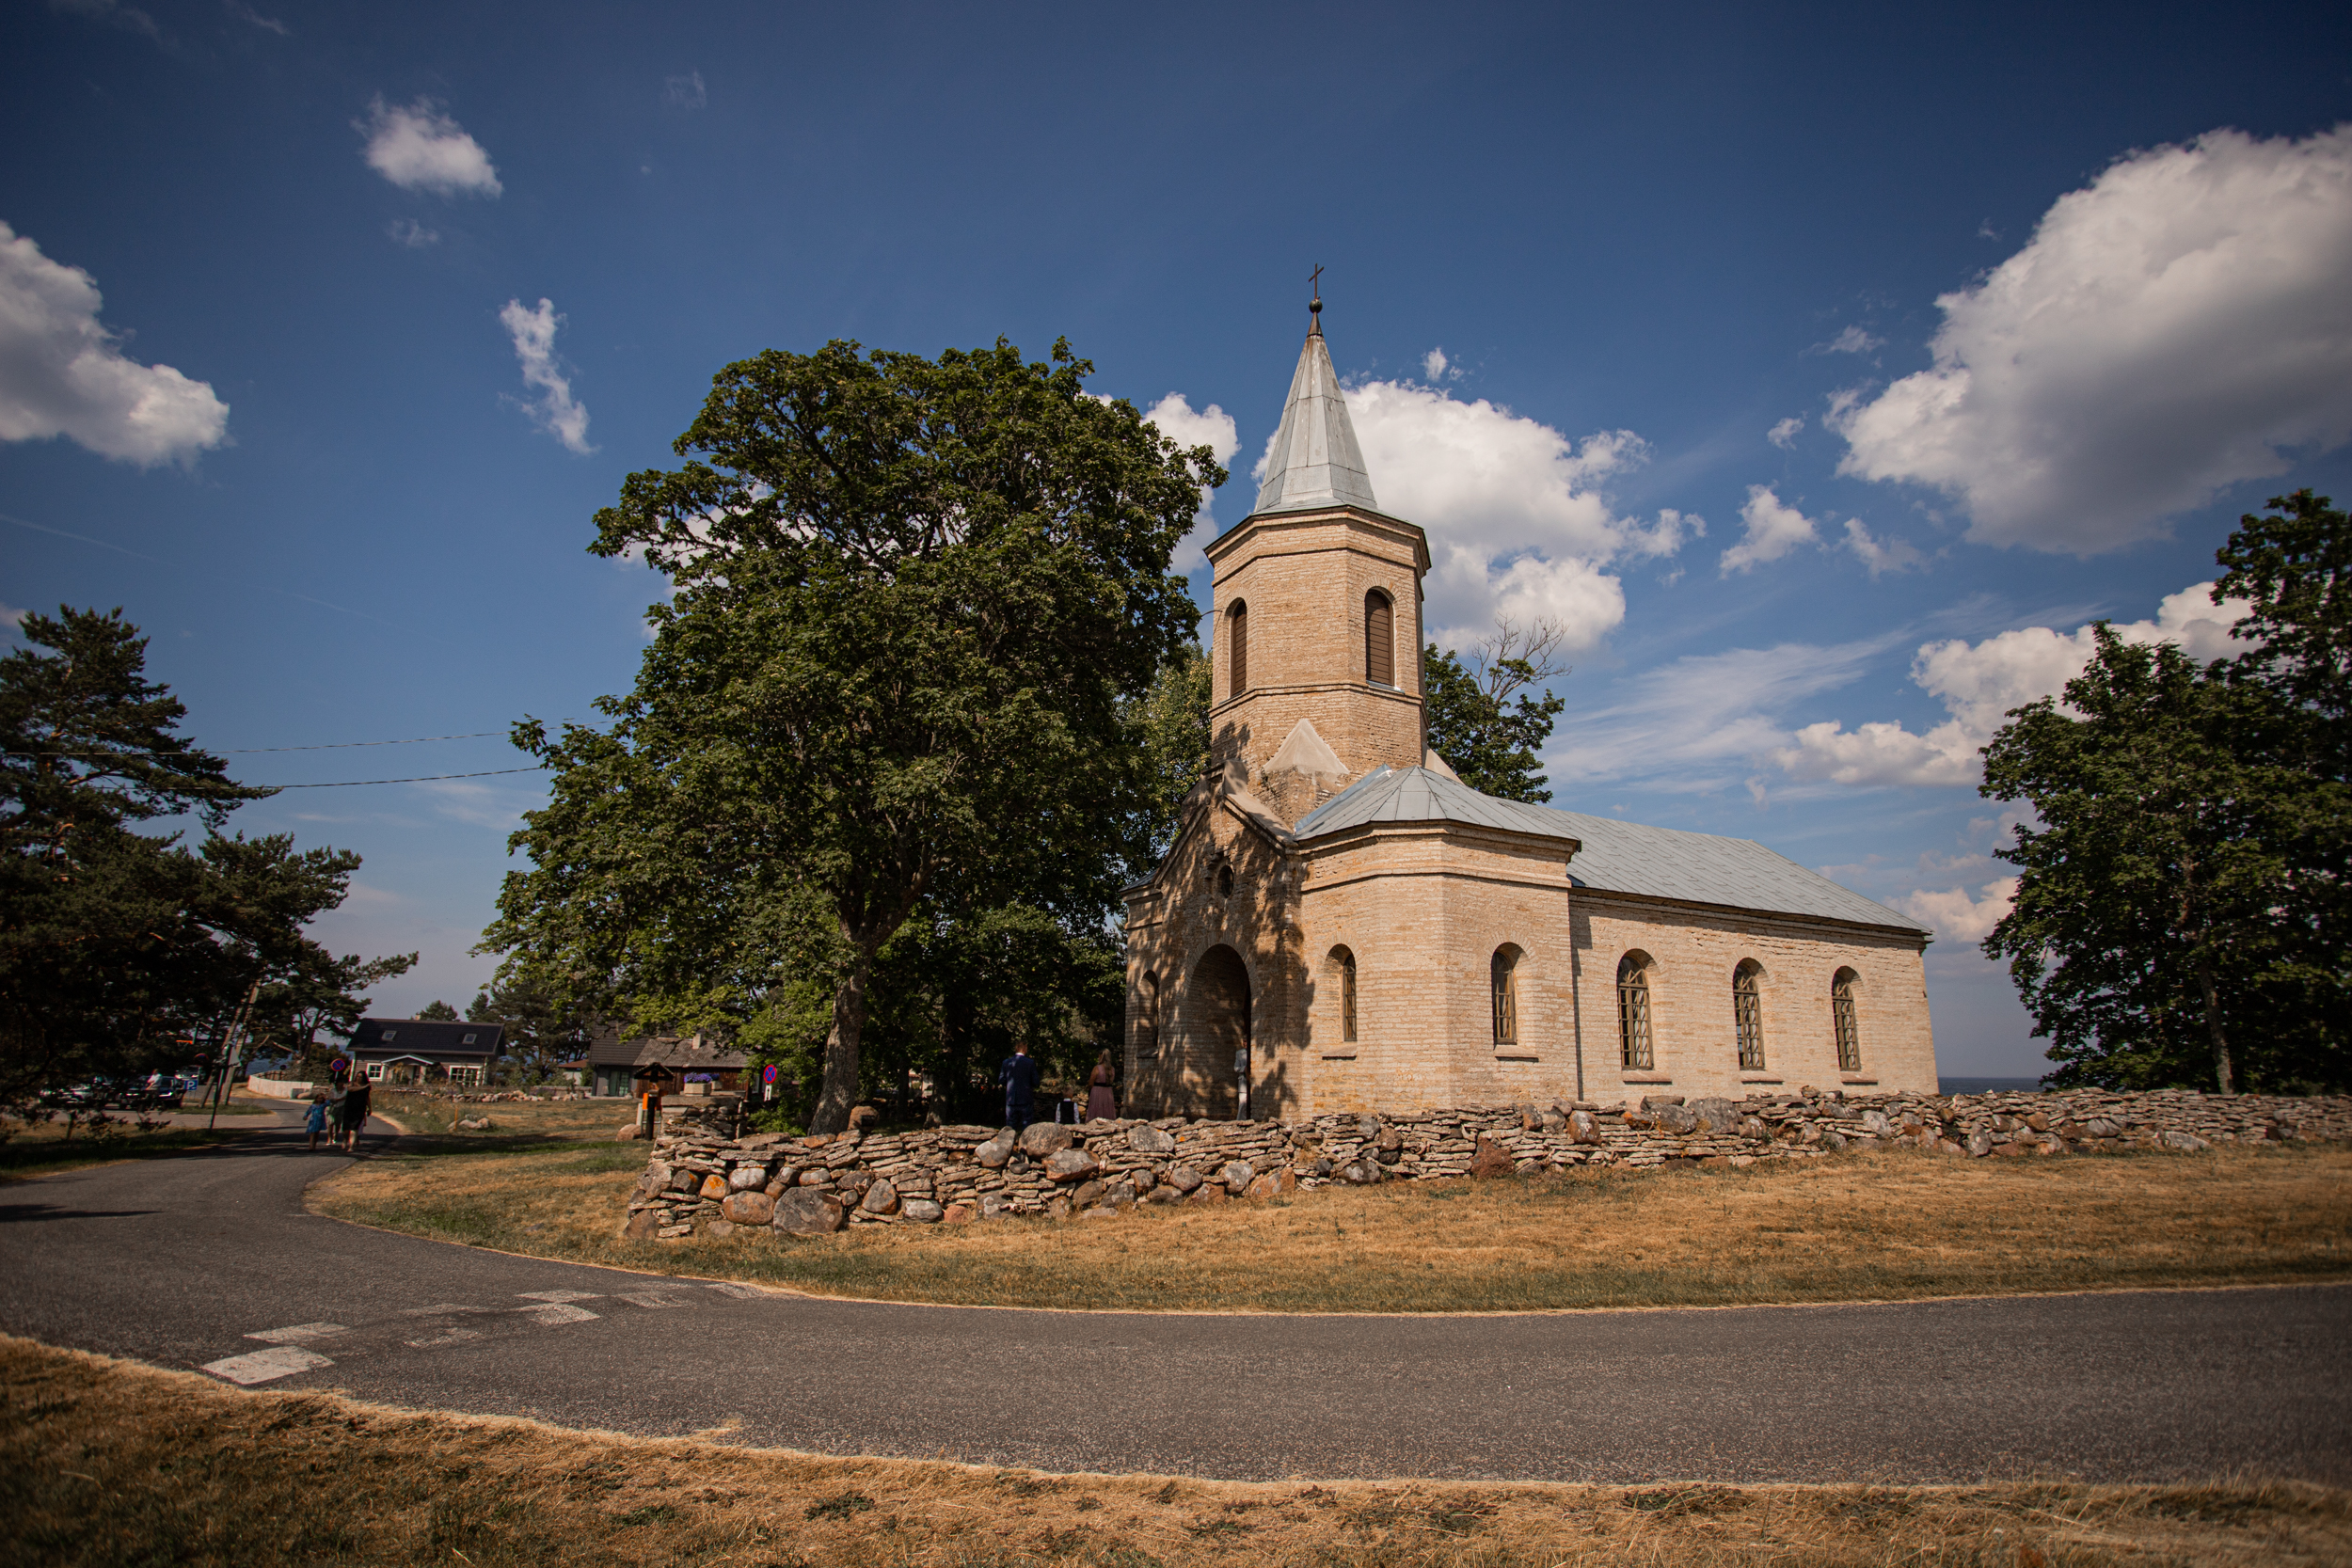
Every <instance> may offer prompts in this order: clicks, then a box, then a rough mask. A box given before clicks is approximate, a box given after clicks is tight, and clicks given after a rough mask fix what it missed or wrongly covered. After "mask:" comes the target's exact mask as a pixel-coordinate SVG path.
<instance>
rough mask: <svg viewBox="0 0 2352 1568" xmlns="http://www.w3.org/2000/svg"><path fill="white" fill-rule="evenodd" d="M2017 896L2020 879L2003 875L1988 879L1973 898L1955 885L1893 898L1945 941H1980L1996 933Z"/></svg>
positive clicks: (1907, 912)
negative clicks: (1940, 889)
mask: <svg viewBox="0 0 2352 1568" xmlns="http://www.w3.org/2000/svg"><path fill="white" fill-rule="evenodd" d="M2016 898H2017V879H2016V878H2014V877H2003V878H2000V879H1997V880H1994V881H1990V882H1987V883H1985V884H1984V886H1982V887H1981V888H1979V889H1978V890H1977V896H1976V897H1973V898H1972V897H1970V896H1969V895H1968V890H1967V889H1965V888H1957V887H1956V888H1952V889H1950V890H1948V891H1947V892H1941V893H1933V892H1927V891H1924V890H1923V891H1921V892H1918V893H1915V894H1912V895H1910V896H1908V897H1905V898H1898V899H1895V900H1894V901H1893V902H1894V907H1895V908H1896V909H1899V910H1900V911H1902V912H1903V913H1905V914H1907V915H1909V916H1911V918H1912V919H1914V920H1915V921H1917V922H1919V924H1921V925H1922V926H1926V927H1931V929H1933V931H1934V932H1935V934H1936V935H1937V936H1938V937H1940V938H1942V939H1943V940H1944V941H1946V942H1982V941H1983V940H1984V939H1985V938H1986V937H1988V936H1991V935H1992V934H1993V927H1994V926H1996V925H1998V924H2000V921H2001V918H2002V916H2004V915H2006V914H2008V913H2009V911H2010V905H2011V904H2013V903H2014V902H2015V901H2016Z"/></svg>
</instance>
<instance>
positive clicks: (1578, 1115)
mask: <svg viewBox="0 0 2352 1568" xmlns="http://www.w3.org/2000/svg"><path fill="white" fill-rule="evenodd" d="M2317 1140H2328V1141H2339V1142H2341V1141H2352V1097H2344V1096H2334V1097H2327V1098H2314V1099H2297V1098H2290V1097H2284V1096H2261V1095H2237V1096H2210V1095H2201V1094H2195V1093H2188V1092H2184V1091H2163V1092H2157V1093H2142V1094H2122V1093H2115V1092H2110V1091H2106V1090H2077V1091H2069V1092H2062V1093H2049V1094H1994V1095H1955V1096H1952V1097H1950V1098H1948V1099H1947V1098H1942V1097H1939V1096H1935V1095H1931V1094H1891V1095H1872V1096H1869V1097H1867V1098H1847V1097H1844V1096H1841V1095H1840V1094H1838V1093H1837V1092H1836V1091H1829V1092H1827V1093H1810V1094H1803V1095H1778V1096H1773V1097H1771V1098H1759V1099H1751V1100H1745V1101H1731V1100H1727V1099H1721V1098H1705V1099H1696V1100H1692V1099H1686V1098H1685V1097H1682V1096H1648V1097H1645V1099H1644V1101H1642V1102H1641V1103H1638V1104H1633V1103H1626V1102H1622V1101H1621V1102H1618V1103H1616V1104H1613V1105H1609V1106H1602V1105H1599V1104H1597V1103H1595V1102H1592V1101H1580V1102H1576V1103H1573V1104H1566V1103H1559V1102H1554V1103H1551V1104H1549V1105H1544V1106H1542V1107H1540V1108H1539V1107H1538V1106H1537V1105H1535V1104H1532V1103H1525V1104H1518V1105H1508V1106H1484V1107H1473V1108H1467V1109H1463V1108H1454V1109H1444V1110H1429V1111H1421V1112H1414V1113H1411V1114H1406V1115H1398V1116H1387V1117H1382V1116H1375V1115H1370V1114H1366V1115H1362V1116H1348V1115H1327V1116H1319V1117H1309V1118H1301V1119H1298V1120H1294V1121H1288V1122H1230V1121H1186V1120H1184V1119H1183V1118H1181V1117H1167V1118H1162V1119H1158V1120H1152V1121H1144V1120H1121V1121H1091V1122H1088V1123H1086V1124H1084V1125H1083V1126H1079V1127H1064V1126H1056V1125H1053V1124H1051V1123H1046V1124H1041V1125H1039V1126H1036V1127H1032V1128H1030V1129H1028V1130H1027V1132H1024V1133H1022V1134H1020V1135H1019V1136H1018V1137H1016V1136H1015V1135H1014V1133H1013V1132H1012V1130H1011V1129H1010V1128H1003V1129H993V1128H987V1127H941V1128H933V1129H930V1130H928V1131H924V1132H904V1133H891V1134H884V1135H876V1136H862V1135H860V1134H859V1133H857V1132H844V1133H840V1134H838V1135H836V1136H833V1137H825V1136H815V1137H806V1138H790V1137H787V1136H784V1135H783V1134H779V1133H765V1134H759V1135H756V1136H752V1137H745V1138H736V1139H730V1138H728V1137H726V1136H725V1135H724V1134H723V1132H722V1131H721V1130H720V1129H719V1128H717V1127H716V1126H713V1125H709V1124H706V1123H697V1122H692V1121H678V1122H675V1123H673V1124H671V1125H669V1126H668V1127H667V1129H666V1130H665V1132H664V1133H663V1135H662V1136H661V1137H660V1139H659V1140H658V1142H657V1143H656V1145H655V1148H654V1151H653V1158H652V1159H651V1160H650V1161H649V1162H648V1163H647V1164H646V1167H645V1171H644V1176H643V1177H642V1178H641V1179H640V1180H639V1181H638V1184H637V1189H636V1191H635V1193H634V1194H633V1195H632V1196H631V1197H630V1199H629V1203H628V1218H627V1220H626V1221H625V1222H624V1230H623V1233H624V1234H625V1235H627V1236H628V1237H630V1238H634V1239H639V1240H677V1239H682V1238H684V1237H688V1236H692V1235H697V1234H701V1235H713V1236H723V1235H728V1234H732V1233H735V1232H738V1231H749V1232H755V1233H757V1232H761V1231H768V1232H777V1233H784V1234H802V1235H808V1234H830V1233H832V1232H834V1231H836V1230H840V1229H843V1228H846V1227H850V1226H870V1225H930V1224H938V1223H941V1222H943V1221H944V1222H946V1223H950V1224H961V1223H970V1222H972V1221H976V1220H985V1219H993V1218H998V1217H1010V1216H1022V1215H1030V1216H1038V1215H1047V1216H1054V1217H1065V1216H1070V1215H1082V1216H1088V1217H1099V1218H1109V1217H1112V1216H1115V1215H1117V1214H1119V1213H1120V1212H1123V1211H1126V1210H1129V1209H1132V1208H1133V1207H1135V1206H1136V1204H1139V1203H1140V1204H1144V1205H1148V1206H1164V1205H1169V1204H1177V1203H1187V1204H1194V1205H1200V1204H1216V1203H1223V1202H1228V1201H1232V1199H1234V1198H1267V1197H1275V1196H1281V1195H1283V1194H1285V1193H1291V1192H1295V1191H1298V1190H1301V1189H1307V1190H1311V1189H1314V1188H1317V1187H1321V1186H1325V1185H1328V1184H1332V1183H1343V1184H1348V1185H1357V1186H1367V1185H1375V1184H1377V1183H1380V1182H1383V1181H1415V1180H1451V1179H1455V1178H1462V1177H1469V1176H1473V1175H1476V1176H1504V1175H1513V1174H1518V1175H1533V1174H1537V1173H1541V1172H1544V1171H1565V1170H1569V1169H1574V1168H1577V1167H1581V1166H1596V1167H1604V1168H1618V1169H1626V1170H1645V1169H1656V1168H1661V1167H1665V1166H1672V1165H1685V1164H1694V1163H1699V1164H1724V1165H1730V1166H1741V1165H1752V1164H1756V1162H1757V1161H1760V1160H1806V1159H1816V1158H1820V1156H1822V1155H1824V1154H1830V1153H1835V1152H1837V1151H1839V1150H1842V1149H1849V1148H1911V1149H1916V1150H1919V1151H1921V1152H1923V1153H1929V1154H1932V1155H1936V1156H1940V1157H1946V1158H1951V1159H1954V1160H1960V1159H1966V1158H1971V1157H1973V1158H1979V1159H1983V1158H2049V1157H2053V1156H2063V1155H2080V1154H2096V1153H2115V1152H2123V1151H2129V1150H2172V1151H2178V1152H2182V1153H2194V1152H2197V1151H2200V1150H2202V1149H2206V1148H2211V1147H2213V1146H2214V1145H2215V1144H2218V1143H2262V1142H2280V1141H2283V1142H2305V1141H2317Z"/></svg>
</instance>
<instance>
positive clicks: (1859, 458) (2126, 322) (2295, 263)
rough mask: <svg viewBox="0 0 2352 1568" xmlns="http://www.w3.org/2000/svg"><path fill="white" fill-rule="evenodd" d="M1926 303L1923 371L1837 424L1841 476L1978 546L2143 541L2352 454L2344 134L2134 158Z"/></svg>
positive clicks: (2349, 224)
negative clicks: (1961, 524) (1937, 513)
mask: <svg viewBox="0 0 2352 1568" xmlns="http://www.w3.org/2000/svg"><path fill="white" fill-rule="evenodd" d="M1936 303H1937V304H1938V305H1939V306H1940V307H1941V308H1942V309H1943V311H1944V325H1943V326H1942V328H1941V329H1940V330H1938V332H1937V333H1936V335H1935V339H1934V341H1933V343H1932V344H1931V347H1932V349H1933V352H1934V356H1935V363H1934V366H1933V368H1932V369H1931V370H1926V371H1921V372H1916V373H1915V374H1912V375H1907V376H1904V377H1903V378H1902V379H1900V380H1899V381H1897V382H1896V383H1895V384H1894V385H1893V386H1891V387H1889V388H1886V389H1885V390H1883V392H1881V393H1880V394H1879V395H1878V396H1877V397H1876V398H1875V399H1872V400H1870V401H1867V402H1864V401H1862V400H1861V399H1860V398H1859V397H1855V396H1849V397H1847V398H1846V399H1844V400H1842V402H1840V403H1837V404H1833V419H1832V423H1833V426H1834V428H1836V430H1837V432H1838V433H1839V434H1840V435H1842V436H1845V438H1846V440H1847V442H1848V444H1849V448H1850V450H1849V451H1848V452H1847V453H1846V456H1845V459H1844V461H1843V462H1842V463H1841V464H1840V465H1839V471H1840V472H1841V473H1848V474H1858V475H1861V476H1862V477H1864V478H1866V479H1877V480H1908V481H1914V482H1916V483H1922V484H1927V485H1931V486H1933V487H1935V488H1937V489H1940V490H1943V491H1945V492H1947V493H1948V494H1950V495H1952V496H1954V497H1956V498H1958V499H1959V500H1960V501H1961V503H1962V504H1963V506H1964V507H1965V508H1966V509H1967V511H1968V514H1969V516H1970V518H1971V523H1972V526H1971V528H1970V531H1969V535H1968V536H1969V537H1970V538H1971V539H1973V540H1976V541H1978V542H1979V543H1983V544H1991V545H2025V546H2030V547H2032V548H2035V549H2043V550H2051V551H2057V552H2061V553H2067V554H2074V555H2084V556H2087V555H2092V554H2096V553H2098V552H2100V551H2103V550H2111V549H2117V548H2120V547H2122V546H2126V545H2129V544H2132V543H2134V542H2136V541H2138V540H2142V539H2149V538H2154V537H2160V536H2162V535H2163V534H2164V533H2165V531H2166V522H2165V519H2166V518H2168V517H2169V516H2170V515H2173V514H2176V513H2179V512H2182V511H2184V510H2185V509H2187V508H2189V507H2193V506H2197V505H2199V504H2201V503H2202V502H2203V501H2205V500H2207V499H2210V498H2211V497H2212V496H2214V495H2215V494H2216V493H2217V491H2219V490H2220V489H2221V488H2222V487H2223V486H2225V485H2229V484H2232V483H2236V482H2238V481H2241V480H2248V479H2256V478H2264V477H2268V476H2271V475H2275V474H2280V473H2283V472H2285V471H2286V469H2287V467H2288V466H2289V464H2290V461H2291V457H2290V454H2291V453H2292V452H2293V451H2296V450H2297V449H2326V448H2330V447H2334V446H2337V445H2340V444H2342V443H2343V442H2344V441H2345V440H2346V439H2347V438H2352V125H2341V126H2338V127H2336V128H2335V129H2334V130H2332V131H2328V132H2323V133H2321V134H2319V135H2314V136H2312V137H2310V138H2309V139H2307V140H2304V141H2299V142H2298V141H2289V140H2285V139H2279V140H2272V141H2258V140H2256V139H2255V138H2253V137H2251V136H2249V135H2244V134H2243V133H2240V132H2236V131H2215V132H2212V133H2210V134H2208V135H2203V136H2200V137H2198V138H2197V139H2196V140H2195V141H2192V142H2190V143H2188V144H2187V145H2186V146H2184V147H2170V146H2167V147H2159V148H2156V149H2154V150H2152V151H2146V152H2136V153H2133V154H2131V155H2130V156H2128V157H2125V158H2122V159H2121V160H2119V161H2118V162H2116V163H2115V164H2114V165H2112V166H2109V167H2108V168H2107V169H2106V172H2105V173H2103V174H2101V175H2100V176H2099V178H2098V179H2096V180H2094V181H2093V182H2091V183H2090V185H2089V186H2087V187H2085V188H2084V189H2082V190H2078V191H2073V192H2070V193H2068V194H2067V195H2065V196H2062V197H2060V198H2058V201H2057V202H2056V203H2055V204H2053V205H2052V207H2051V208H2050V210H2049V212H2047V213H2046V214H2043V216H2042V221H2041V224H2040V226H2039V227H2038V228H2037V229H2036V230H2035V232H2034V236H2033V239H2032V240H2031V241H2030V242H2029V243H2028V244H2027V245H2026V246H2025V248H2024V249H2022V250H2020V251H2018V252H2017V253H2016V254H2015V255H2014V256H2011V257H2010V259H2009V260H2008V261H2004V262H2003V263H2002V264H2001V265H2000V266H1998V267H1997V268H1995V269H1994V271H1993V272H1992V273H1991V274H1990V275H1989V276H1987V277H1985V278H1984V280H1983V281H1982V282H1980V283H1979V284H1976V285H1975V286H1973V287H1970V288H1967V289H1963V290H1960V291H1958V292H1957V293H1949V294H1946V295H1944V296H1943V297H1942V298H1940V299H1939V300H1938V301H1937V302H1936Z"/></svg>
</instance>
